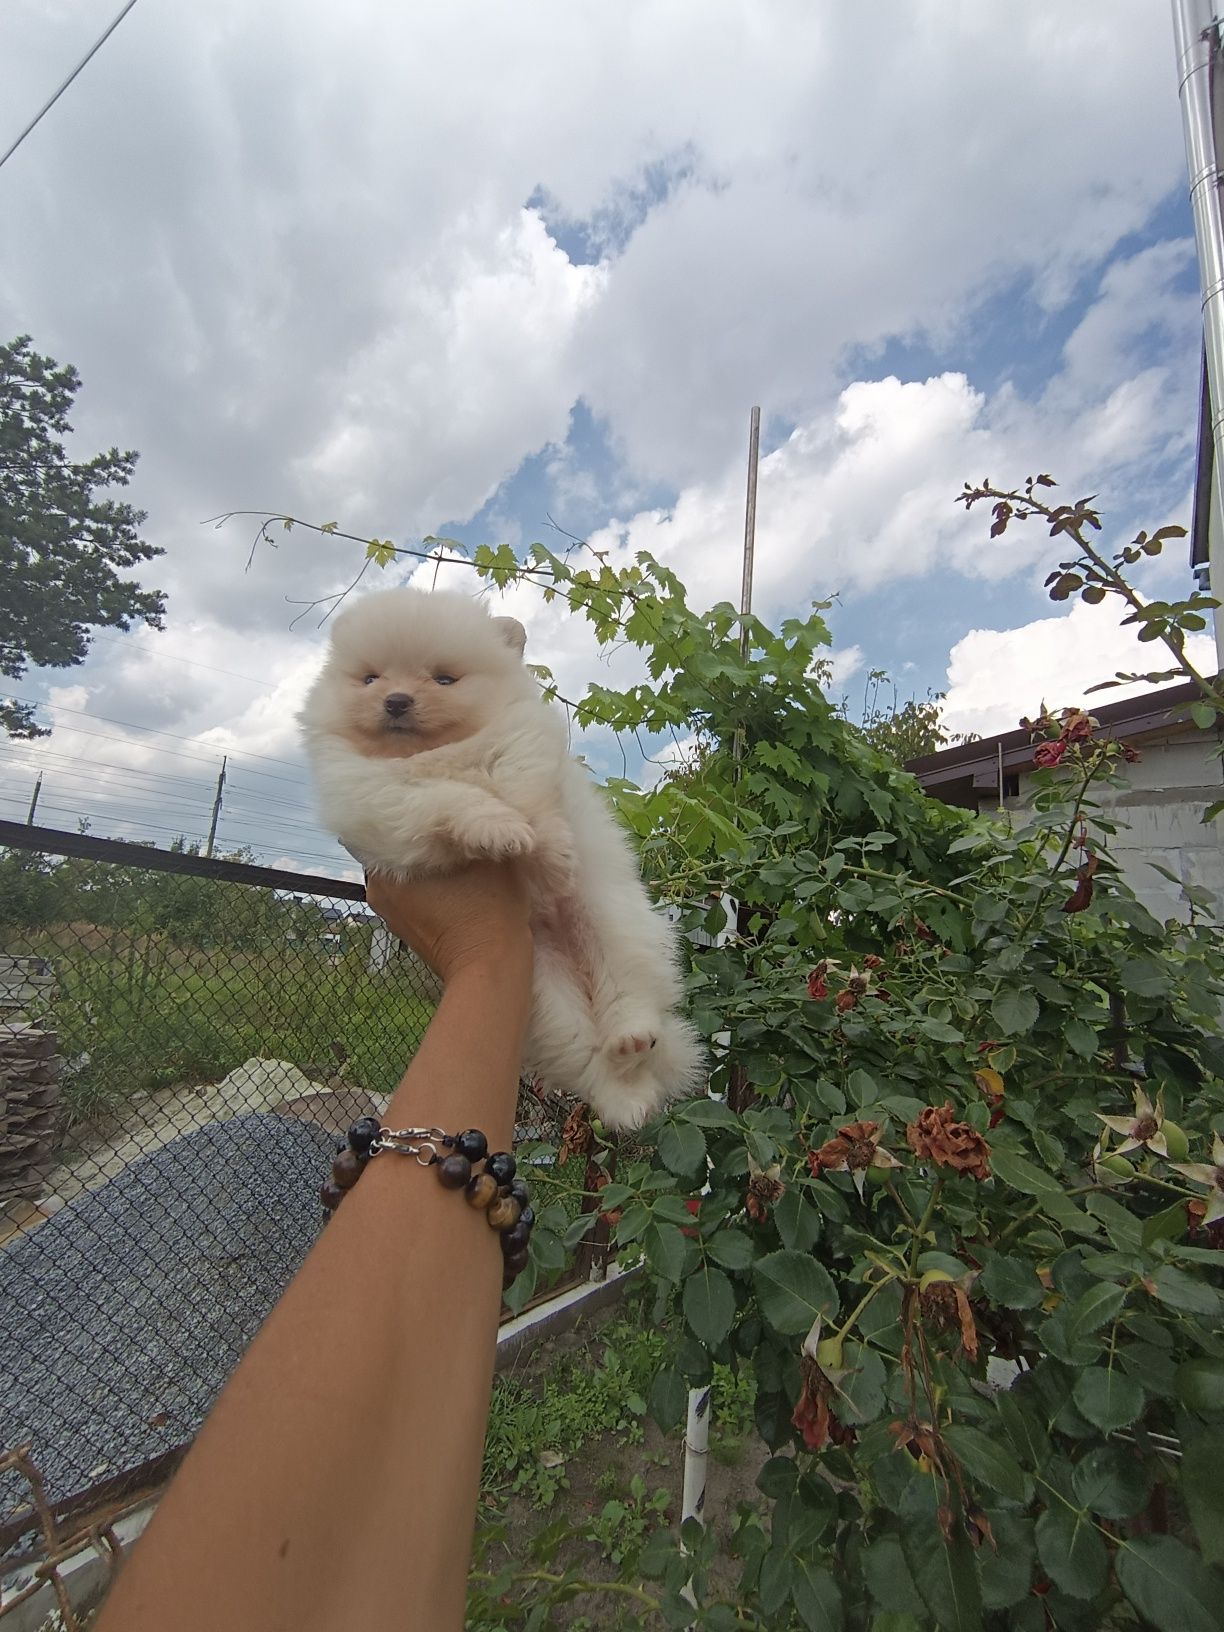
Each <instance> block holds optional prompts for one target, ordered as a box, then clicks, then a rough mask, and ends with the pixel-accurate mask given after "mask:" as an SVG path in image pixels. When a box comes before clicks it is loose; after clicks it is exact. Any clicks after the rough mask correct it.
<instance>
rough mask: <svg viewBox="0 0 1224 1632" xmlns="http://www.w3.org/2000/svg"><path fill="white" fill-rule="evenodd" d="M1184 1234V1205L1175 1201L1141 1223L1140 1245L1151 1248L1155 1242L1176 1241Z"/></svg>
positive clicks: (1182, 1202)
mask: <svg viewBox="0 0 1224 1632" xmlns="http://www.w3.org/2000/svg"><path fill="white" fill-rule="evenodd" d="M1185 1233H1186V1204H1185V1202H1184V1201H1175V1202H1174V1203H1173V1205H1172V1206H1171V1207H1166V1208H1165V1209H1164V1211H1163V1212H1161V1213H1153V1214H1152V1216H1151V1217H1150V1218H1145V1219H1144V1221H1143V1232H1142V1236H1141V1240H1142V1244H1143V1245H1144V1246H1145V1247H1151V1246H1154V1245H1155V1244H1156V1242H1157V1241H1177V1240H1180V1238H1181V1237H1182V1236H1183V1235H1185Z"/></svg>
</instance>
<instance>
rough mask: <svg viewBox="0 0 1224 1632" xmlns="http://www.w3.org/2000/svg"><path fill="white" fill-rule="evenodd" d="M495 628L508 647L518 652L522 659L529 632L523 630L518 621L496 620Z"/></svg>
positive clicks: (512, 619) (511, 619)
mask: <svg viewBox="0 0 1224 1632" xmlns="http://www.w3.org/2000/svg"><path fill="white" fill-rule="evenodd" d="M493 627H494V629H496V630H497V632H498V634H499V635H500V636H501V638H502V639H503V640H504V641H505V643H506V645H507V646H510V647H512V648H513V650H514V651H516V652H517V653H518V654H519V656H520V657H522V655H523V648H524V647H525V646H526V645H527V631H526V629H524V628H523V626H522V624H521V623H520V622H519V621H518V619H517V618H494V619H493Z"/></svg>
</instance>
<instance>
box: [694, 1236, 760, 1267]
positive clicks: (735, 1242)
mask: <svg viewBox="0 0 1224 1632" xmlns="http://www.w3.org/2000/svg"><path fill="white" fill-rule="evenodd" d="M706 1251H707V1252H708V1253H709V1255H710V1257H711V1258H713V1260H714V1262H715V1263H716V1264H721V1265H722V1267H723V1268H724V1269H747V1268H748V1266H749V1264H750V1263H751V1262H752V1260H753V1258H754V1257H755V1252H754V1249H753V1245H752V1237H751V1236H750V1235H749V1234H748V1232H747V1231H746V1230H719V1231H718V1233H717V1235H712V1236H711V1237H710V1239H709V1240H708V1241H707V1242H706Z"/></svg>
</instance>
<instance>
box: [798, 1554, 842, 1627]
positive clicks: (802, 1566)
mask: <svg viewBox="0 0 1224 1632" xmlns="http://www.w3.org/2000/svg"><path fill="white" fill-rule="evenodd" d="M791 1597H792V1598H793V1599H794V1600H795V1608H796V1609H797V1610H798V1611H799V1619H800V1620H801V1621H802V1622H803V1624H804V1626H806V1627H807V1628H808V1629H809V1632H842V1627H843V1625H844V1624H845V1617H844V1614H843V1610H842V1597H841V1593H840V1592H839V1591H838V1587H837V1582H836V1581H835V1580H834V1579H833V1576H832V1574H831V1573H830V1572H829V1571H828V1570H826V1569H822V1568H821V1566H820V1565H819V1564H816V1563H814V1562H813V1561H812V1559H810V1558H807V1557H804V1556H802V1555H800V1556H798V1557H796V1559H795V1567H794V1573H793V1575H792V1576H791Z"/></svg>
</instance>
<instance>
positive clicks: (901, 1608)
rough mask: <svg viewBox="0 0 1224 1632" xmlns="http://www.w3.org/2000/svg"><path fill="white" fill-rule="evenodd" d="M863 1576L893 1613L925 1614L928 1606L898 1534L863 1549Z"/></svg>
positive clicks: (877, 1600)
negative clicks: (920, 1591)
mask: <svg viewBox="0 0 1224 1632" xmlns="http://www.w3.org/2000/svg"><path fill="white" fill-rule="evenodd" d="M863 1577H864V1579H865V1580H866V1582H867V1590H868V1591H869V1592H870V1593H871V1596H872V1599H873V1600H874V1602H875V1603H876V1605H877V1606H878V1607H879V1608H880V1609H882V1610H883V1611H884V1612H885V1613H886V1614H890V1615H923V1614H925V1613H926V1605H925V1604H924V1603H923V1601H922V1599H921V1598H920V1597H919V1596H918V1588H917V1587H916V1586H915V1585H914V1578H913V1576H912V1575H911V1574H910V1567H909V1565H908V1564H907V1563H906V1562H905V1554H904V1553H903V1552H902V1551H901V1543H900V1541H898V1539H897V1537H896V1536H891V1535H888V1536H881V1537H880V1539H879V1541H873V1542H872V1544H871V1546H870V1547H867V1548H865V1549H864V1552H863Z"/></svg>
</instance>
